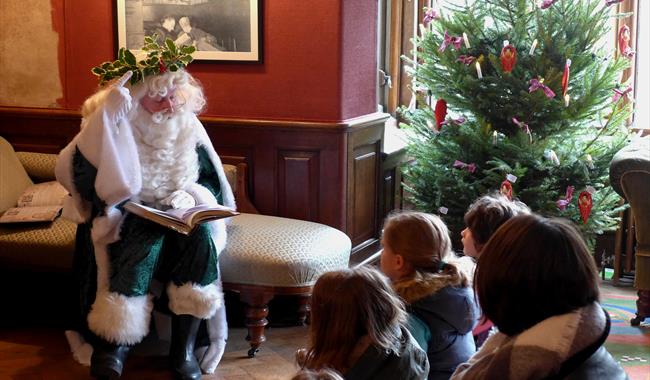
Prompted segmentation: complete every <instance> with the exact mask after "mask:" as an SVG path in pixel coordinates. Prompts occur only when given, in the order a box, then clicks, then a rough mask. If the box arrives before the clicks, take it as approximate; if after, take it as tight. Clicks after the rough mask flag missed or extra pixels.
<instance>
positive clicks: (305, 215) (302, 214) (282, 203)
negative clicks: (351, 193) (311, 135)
mask: <svg viewBox="0 0 650 380" xmlns="http://www.w3.org/2000/svg"><path fill="white" fill-rule="evenodd" d="M319 167H320V165H319V154H318V152H317V151H300V150H281V151H279V152H278V163H277V168H278V186H277V187H278V192H277V202H278V214H280V215H282V216H286V217H287V218H295V219H302V220H311V221H318V213H319V210H318V209H319V206H318V196H319V195H318V188H319V182H318V180H319V178H320V174H319Z"/></svg>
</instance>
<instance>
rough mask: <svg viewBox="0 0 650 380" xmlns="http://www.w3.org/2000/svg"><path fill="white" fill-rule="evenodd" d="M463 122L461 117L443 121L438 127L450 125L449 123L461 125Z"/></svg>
mask: <svg viewBox="0 0 650 380" xmlns="http://www.w3.org/2000/svg"><path fill="white" fill-rule="evenodd" d="M464 122H465V118H464V117H462V116H461V117H459V118H458V119H450V120H445V121H443V122H442V123H440V125H448V124H451V123H454V124H456V125H461V124H463V123H464Z"/></svg>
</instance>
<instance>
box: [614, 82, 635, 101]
mask: <svg viewBox="0 0 650 380" xmlns="http://www.w3.org/2000/svg"><path fill="white" fill-rule="evenodd" d="M630 92H632V86H627V88H626V89H625V90H623V91H621V90H619V89H618V88H615V89H614V96H612V103H616V102H618V101H619V99H621V98H622V97H624V96H625V97H628V94H629V93H630Z"/></svg>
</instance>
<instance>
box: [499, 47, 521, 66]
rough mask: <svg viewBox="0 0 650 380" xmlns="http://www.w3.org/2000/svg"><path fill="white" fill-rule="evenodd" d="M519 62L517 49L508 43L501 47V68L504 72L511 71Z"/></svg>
mask: <svg viewBox="0 0 650 380" xmlns="http://www.w3.org/2000/svg"><path fill="white" fill-rule="evenodd" d="M516 63H517V49H515V47H514V46H512V45H510V44H508V45H506V46H504V47H503V49H501V69H503V72H504V73H509V72H511V71H512V69H513V68H514V67H515V64H516Z"/></svg>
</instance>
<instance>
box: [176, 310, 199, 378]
mask: <svg viewBox="0 0 650 380" xmlns="http://www.w3.org/2000/svg"><path fill="white" fill-rule="evenodd" d="M200 323H201V320H200V319H199V318H195V317H194V316H192V315H188V314H183V315H173V316H172V344H171V348H170V349H169V360H170V361H171V367H172V371H173V372H174V378H175V379H180V380H198V379H200V378H201V368H199V363H198V362H197V361H196V357H195V356H194V342H195V341H196V333H197V332H198V331H199V324H200Z"/></svg>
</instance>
